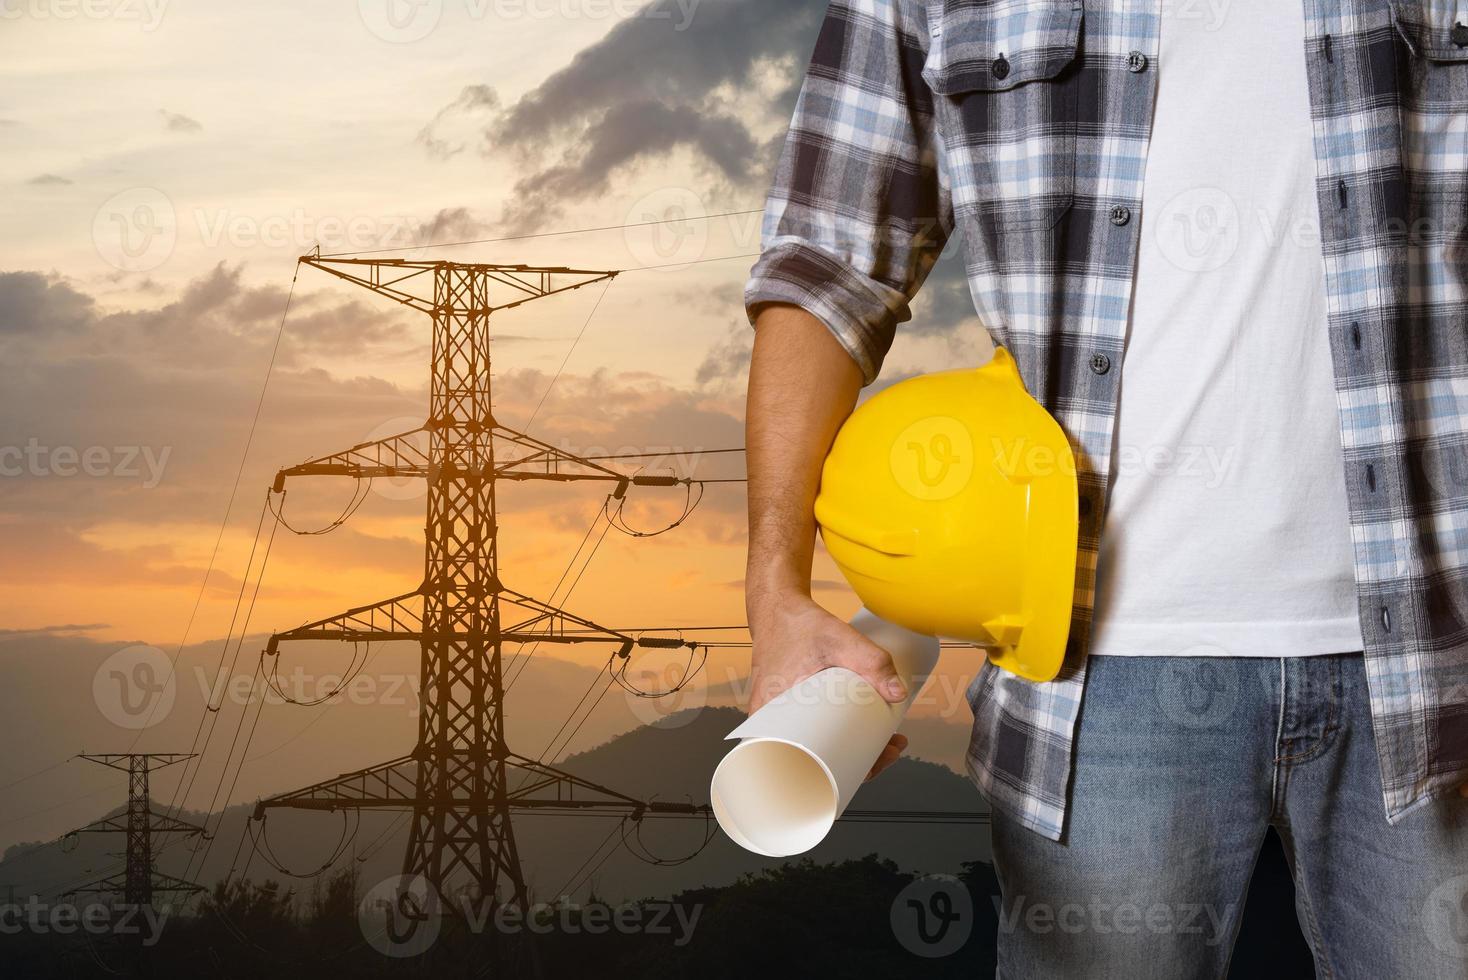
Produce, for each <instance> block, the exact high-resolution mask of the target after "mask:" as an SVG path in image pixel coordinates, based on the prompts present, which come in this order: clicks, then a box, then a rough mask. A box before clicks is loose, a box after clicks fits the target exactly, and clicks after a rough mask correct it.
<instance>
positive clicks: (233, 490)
mask: <svg viewBox="0 0 1468 980" xmlns="http://www.w3.org/2000/svg"><path fill="white" fill-rule="evenodd" d="M300 274H301V266H300V264H299V263H297V264H296V270H295V272H294V273H293V274H292V275H291V285H290V289H289V290H287V292H286V295H285V307H284V309H282V310H281V311H280V325H279V326H278V327H276V329H275V343H274V344H273V345H272V346H271V348H270V360H269V362H268V363H267V364H266V365H265V379H264V380H263V381H262V382H261V383H260V396H259V397H258V398H257V399H256V400H255V414H254V415H253V416H252V417H251V419H250V429H249V432H247V433H246V434H245V447H244V449H243V451H241V453H240V466H239V469H238V470H237V471H236V472H235V475H234V485H233V486H232V487H230V490H229V501H228V502H227V503H226V504H225V505H224V518H223V519H222V520H221V521H220V522H219V534H218V535H216V536H215V538H214V548H213V550H212V551H210V553H209V564H208V565H207V566H205V568H204V578H203V580H202V581H200V582H199V592H198V595H196V596H194V607H193V609H192V610H190V612H189V619H188V622H187V623H185V624H184V631H183V636H182V637H181V638H180V639H179V641H178V649H177V650H175V651H174V652H173V657H172V659H171V660H170V661H169V664H168V677H165V678H164V679H163V680H164V683H167V682H168V679H169V678H171V677H172V676H173V675H174V673H175V671H176V669H177V667H178V658H179V657H180V656H181V655H182V654H183V648H184V645H185V644H186V643H188V640H189V633H190V631H192V630H193V628H194V620H195V618H196V617H197V616H198V615H199V605H200V603H202V602H203V600H204V591H205V589H207V588H208V586H209V576H210V575H211V574H212V573H213V572H214V562H215V561H216V560H217V559H218V557H219V546H220V544H221V543H222V542H223V541H224V532H225V530H226V529H227V528H228V527H229V515H230V513H231V512H232V511H233V510H234V501H235V496H236V495H237V494H238V493H239V490H240V480H241V479H243V478H244V475H245V462H246V461H247V460H248V459H249V458H250V447H251V446H252V445H254V442H255V430H256V429H257V428H258V427H259V425H260V413H261V411H262V410H263V409H264V407H265V393H266V392H267V391H269V390H270V376H271V375H272V374H273V373H274V372H275V361H276V357H277V356H278V355H279V354H280V340H281V338H282V337H284V336H285V323H286V318H287V317H288V316H289V315H290V312H291V300H292V299H294V298H295V295H296V279H297V278H298V277H299V276H300ZM248 571H249V569H248V568H247V569H246V572H247V573H248ZM158 701H159V699H157V698H155V699H154V700H153V703H152V705H151V706H149V708H148V717H147V718H146V719H145V720H144V722H143V725H142V726H141V727H140V728H139V729H138V733H137V734H136V735H134V736H133V744H132V745H131V746H130V747H129V750H131V749H135V748H137V745H138V740H139V739H140V738H142V737H143V732H145V731H147V729H148V726H149V724H150V723H151V722H152V720H153V712H154V710H156V709H157V707H158Z"/></svg>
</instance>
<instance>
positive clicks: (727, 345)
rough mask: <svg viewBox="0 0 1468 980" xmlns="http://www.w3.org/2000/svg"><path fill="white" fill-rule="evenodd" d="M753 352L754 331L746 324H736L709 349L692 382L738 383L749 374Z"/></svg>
mask: <svg viewBox="0 0 1468 980" xmlns="http://www.w3.org/2000/svg"><path fill="white" fill-rule="evenodd" d="M753 351H754V330H753V329H752V328H751V327H750V326H749V324H747V323H743V322H740V323H737V324H735V325H734V327H733V328H732V329H731V330H730V331H729V333H728V335H727V336H726V337H725V338H724V339H723V340H721V341H719V343H717V344H715V345H714V346H713V347H712V348H710V349H709V352H708V353H707V354H705V355H704V358H703V363H701V364H699V366H698V371H697V372H696V373H695V374H694V380H696V381H697V382H698V383H699V384H701V385H706V384H711V383H714V382H728V381H738V380H740V379H742V378H743V377H744V376H745V375H746V374H747V373H748V372H749V359H750V355H751V354H752V353H753Z"/></svg>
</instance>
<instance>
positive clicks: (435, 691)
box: [255, 255, 707, 907]
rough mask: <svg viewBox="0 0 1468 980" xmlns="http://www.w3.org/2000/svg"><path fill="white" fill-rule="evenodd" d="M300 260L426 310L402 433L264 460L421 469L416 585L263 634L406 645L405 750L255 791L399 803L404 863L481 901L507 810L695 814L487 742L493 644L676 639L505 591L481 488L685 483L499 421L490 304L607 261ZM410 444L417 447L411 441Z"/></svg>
mask: <svg viewBox="0 0 1468 980" xmlns="http://www.w3.org/2000/svg"><path fill="white" fill-rule="evenodd" d="M301 262H302V263H303V264H305V265H308V266H311V267H314V268H317V269H320V270H322V271H324V272H328V273H330V274H332V275H334V276H337V277H338V278H341V279H344V280H346V281H347V282H350V283H353V284H355V285H358V286H362V287H364V288H366V289H370V290H372V291H373V292H375V293H378V294H380V295H383V296H387V297H389V298H391V299H393V300H394V301H396V302H398V303H401V304H403V305H405V306H407V307H409V308H411V309H414V310H417V311H419V312H421V313H424V314H426V315H428V316H429V317H430V318H431V319H432V324H433V326H432V330H433V340H432V378H431V385H430V403H429V416H428V420H427V422H426V423H425V424H424V425H423V426H422V427H421V428H419V429H415V430H412V431H410V432H405V433H402V434H400V435H396V436H391V437H389V438H387V439H383V440H379V441H376V442H371V443H365V444H362V445H358V446H354V447H352V448H351V449H348V450H346V451H344V452H341V453H336V454H333V455H330V456H324V457H320V458H318V459H314V460H310V461H308V462H306V463H303V464H301V465H299V466H294V467H290V468H288V469H285V470H282V471H281V472H280V473H279V474H278V475H277V476H276V480H275V484H274V487H273V488H272V489H273V491H274V492H276V493H284V488H285V480H286V479H287V478H288V477H294V476H305V475H338V476H349V477H354V478H357V479H369V478H372V477H405V476H410V477H419V478H422V479H424V480H426V481H427V486H428V503H427V520H426V525H425V538H426V542H425V555H424V566H423V582H422V584H421V585H420V586H419V588H418V589H416V590H414V591H413V592H411V593H408V594H406V595H401V596H396V597H394V598H391V599H387V600H384V601H382V602H378V603H374V604H372V605H369V606H363V607H360V608H356V609H352V610H348V611H347V612H345V613H342V614H341V615H339V616H334V617H330V618H328V619H323V620H319V621H317V622H314V623H309V624H306V625H304V626H301V627H299V628H297V629H293V630H289V631H287V632H284V633H278V634H275V635H274V636H272V637H271V638H270V641H269V643H268V646H267V648H266V654H267V656H269V657H275V656H278V652H279V644H280V643H281V642H282V641H289V640H306V639H316V640H323V639H325V640H338V641H352V642H355V641H372V640H417V641H418V642H419V643H420V646H421V649H422V662H421V668H420V670H421V678H420V679H421V695H420V696H421V702H422V703H421V705H420V709H421V710H420V714H419V724H418V742H417V746H416V747H415V748H414V750H413V751H412V753H411V754H410V755H408V756H405V757H402V758H399V759H394V760H392V761H390V762H387V763H384V764H382V765H378V766H373V767H370V768H368V769H363V770H359V771H357V772H352V773H347V774H345V775H342V776H339V777H337V778H335V779H331V780H327V781H325V782H322V783H318V784H316V785H314V786H310V787H307V788H305V789H302V790H299V791H296V792H293V793H286V794H283V795H280V796H275V797H271V798H268V799H265V800H261V801H260V802H259V803H258V804H257V805H256V810H255V818H256V819H257V820H258V819H261V818H263V816H264V814H265V812H266V811H267V810H269V809H271V808H276V807H291V808H297V809H318V810H337V809H369V808H370V809H394V808H395V809H410V810H411V811H412V825H411V829H410V834H409V841H408V848H407V853H406V855H405V856H404V860H403V873H404V874H405V875H412V876H420V875H421V876H422V877H423V878H425V879H426V880H427V881H428V882H429V883H430V884H431V885H432V886H433V888H434V889H435V890H436V891H437V893H438V895H439V897H440V898H441V899H442V900H444V901H445V902H449V901H451V887H452V886H455V885H466V886H467V887H468V888H469V889H470V890H471V891H472V892H474V893H477V895H478V896H482V897H484V898H486V899H488V900H489V901H491V902H498V901H501V900H502V898H501V893H502V892H506V893H508V895H507V897H510V898H513V899H514V900H516V901H517V902H519V903H521V905H522V907H523V906H524V904H525V902H526V898H527V896H526V891H525V879H524V875H523V873H522V871H521V867H520V858H519V854H518V852H517V850H516V847H515V835H514V830H513V826H512V824H511V819H510V815H511V811H512V810H513V809H517V808H544V809H560V810H567V809H583V808H593V807H595V808H613V809H618V810H621V811H624V812H626V813H628V814H630V816H631V817H632V818H633V819H640V818H641V816H642V814H643V813H645V812H669V813H696V812H704V811H705V810H706V809H707V808H706V807H696V806H693V805H691V804H669V803H649V802H644V801H641V800H637V799H634V798H632V797H630V796H625V795H623V794H621V793H617V792H615V791H613V790H610V789H607V788H606V787H603V786H598V785H596V784H595V783H591V782H589V781H587V780H583V779H580V778H578V777H575V776H572V775H571V774H569V773H566V772H563V771H561V770H558V769H555V768H553V767H551V766H548V765H544V764H542V763H540V762H539V761H537V760H533V759H530V758H527V757H525V756H521V755H518V754H517V753H515V752H512V751H511V750H510V749H509V747H508V746H507V745H506V742H505V725H504V693H505V691H504V676H503V673H502V667H503V660H502V651H503V648H504V646H505V645H506V644H523V643H532V642H533V643H586V642H591V643H603V644H606V643H613V644H617V645H618V651H617V652H618V654H619V655H620V656H621V657H623V658H625V657H626V656H627V655H628V653H629V651H630V650H631V648H632V647H633V646H645V647H676V646H685V645H687V646H691V645H692V644H685V643H684V642H683V641H681V640H673V639H669V638H665V637H664V638H658V637H634V636H633V635H631V634H628V633H624V632H619V631H616V630H609V629H605V628H603V627H600V626H598V625H596V624H595V623H592V622H590V621H588V620H585V619H581V618H578V617H575V616H572V615H570V614H569V613H567V612H565V611H564V610H561V609H558V608H555V607H553V606H550V605H548V604H546V603H543V602H540V601H538V600H535V599H532V598H530V597H529V596H526V595H523V594H521V593H518V592H515V591H514V590H512V589H510V588H508V587H507V586H506V585H505V584H504V583H503V581H502V580H501V578H500V567H499V554H498V547H497V541H498V530H499V525H498V523H497V514H496V502H495V485H496V483H497V482H498V481H500V480H516V481H526V480H543V481H552V482H568V481H579V480H598V481H605V482H608V483H609V484H611V485H612V486H613V490H612V492H613V494H614V495H615V496H617V497H620V496H621V495H623V494H625V492H626V491H627V489H628V488H629V487H630V486H632V485H651V486H671V485H674V484H679V483H686V482H688V481H686V480H679V479H675V478H673V477H668V476H627V475H624V474H622V473H619V472H617V471H615V470H612V469H609V468H607V467H604V466H602V465H600V464H599V463H597V462H594V461H592V460H588V459H583V458H581V457H577V456H574V455H572V454H570V453H567V452H564V451H562V450H560V449H557V448H555V447H553V446H551V445H549V444H547V443H544V442H541V441H540V440H537V439H534V438H532V437H530V436H528V435H526V434H524V433H522V432H516V431H514V430H512V429H509V428H506V427H505V426H502V425H500V424H499V423H498V422H497V421H496V419H495V416H494V407H493V403H492V398H491V381H490V316H491V314H493V313H495V312H497V311H500V310H505V309H509V308H512V307H515V306H519V305H521V304H523V303H526V302H529V301H531V300H534V299H540V298H543V297H547V296H553V295H556V294H558V293H562V292H566V291H568V290H572V289H578V288H580V287H581V286H585V285H589V284H592V283H596V282H604V281H609V280H610V279H611V278H613V277H614V276H615V275H616V273H615V272H598V271H588V270H577V269H567V268H561V267H548V266H525V265H492V264H482V263H458V262H428V261H410V260H403V259H329V258H322V257H320V256H319V255H310V256H303V257H302V258H301ZM425 436H426V442H427V445H428V450H427V452H426V453H425V452H424V451H423V449H422V448H421V442H422V441H424V437H425Z"/></svg>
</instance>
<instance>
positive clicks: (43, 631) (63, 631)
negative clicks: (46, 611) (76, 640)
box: [0, 623, 107, 642]
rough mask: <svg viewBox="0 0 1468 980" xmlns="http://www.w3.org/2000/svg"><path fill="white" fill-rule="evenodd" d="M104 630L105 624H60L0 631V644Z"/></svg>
mask: <svg viewBox="0 0 1468 980" xmlns="http://www.w3.org/2000/svg"><path fill="white" fill-rule="evenodd" d="M106 628H107V624H106V623H62V624H58V625H55V626H36V627H34V628H32V629H20V630H12V629H0V642H4V641H5V640H14V639H17V638H23V637H30V636H44V635H53V636H54V635H70V634H72V633H90V632H93V631H95V630H105V629H106Z"/></svg>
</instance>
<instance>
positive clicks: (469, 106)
mask: <svg viewBox="0 0 1468 980" xmlns="http://www.w3.org/2000/svg"><path fill="white" fill-rule="evenodd" d="M499 105H500V98H499V96H498V95H497V94H495V91H494V89H492V88H490V87H489V86H488V85H466V86H464V88H463V89H462V90H461V91H460V92H459V96H458V98H456V99H454V101H452V102H450V103H449V104H448V105H446V106H444V107H443V108H442V109H440V110H438V112H437V113H435V114H434V117H433V118H432V119H430V120H429V121H428V124H427V125H425V126H424V127H423V128H422V129H420V130H419V131H418V137H417V142H418V145H419V146H422V147H423V149H425V150H426V151H428V155H429V156H431V157H433V158H434V159H437V160H447V159H448V158H450V157H453V156H457V155H458V154H459V153H462V152H463V150H464V143H463V142H462V141H460V140H458V139H456V138H454V137H451V136H448V135H445V130H447V129H449V128H451V127H452V126H453V125H454V124H455V123H456V122H457V121H458V119H459V118H460V117H463V116H470V117H473V116H475V115H476V114H478V113H480V112H484V111H493V110H495V109H498V108H499Z"/></svg>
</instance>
